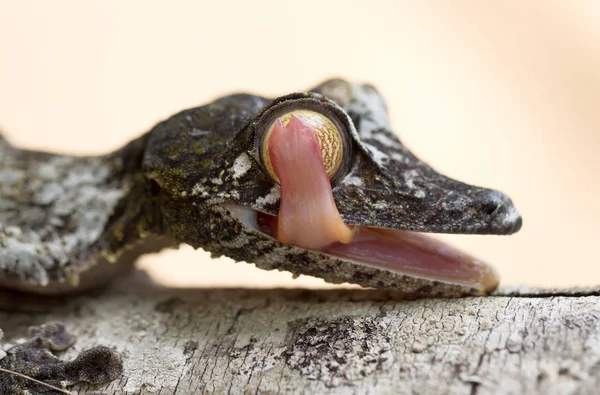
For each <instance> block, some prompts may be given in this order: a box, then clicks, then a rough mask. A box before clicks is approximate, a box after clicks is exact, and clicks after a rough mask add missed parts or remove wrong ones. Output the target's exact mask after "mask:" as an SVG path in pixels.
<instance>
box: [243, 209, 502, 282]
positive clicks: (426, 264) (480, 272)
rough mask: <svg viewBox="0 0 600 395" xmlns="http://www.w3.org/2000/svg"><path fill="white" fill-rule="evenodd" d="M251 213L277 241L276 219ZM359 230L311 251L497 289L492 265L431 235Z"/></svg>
mask: <svg viewBox="0 0 600 395" xmlns="http://www.w3.org/2000/svg"><path fill="white" fill-rule="evenodd" d="M243 210H249V209H245V208H243ZM250 211H253V212H254V215H255V224H256V226H257V228H258V230H259V231H261V232H262V233H264V234H266V235H268V236H270V237H272V238H274V239H276V238H277V237H276V235H277V217H276V216H273V215H269V214H265V213H262V212H258V211H254V210H250ZM357 228H358V231H357V233H356V236H355V237H354V239H353V240H352V241H351V242H350V243H347V244H343V243H339V242H337V243H333V244H330V245H327V246H325V247H323V248H320V249H312V251H315V252H318V253H321V254H326V255H329V256H333V257H335V258H338V259H341V260H344V261H349V262H352V263H353V264H356V265H363V266H368V267H371V268H376V269H381V270H386V271H390V272H394V273H398V274H403V275H407V276H411V277H417V278H423V279H427V280H431V281H439V282H442V283H448V284H457V285H463V286H469V287H474V288H478V289H482V290H483V291H485V292H491V291H493V290H494V289H495V288H496V287H497V286H498V283H499V279H498V275H497V273H496V271H495V270H494V269H493V268H492V267H491V266H489V265H487V264H485V263H484V262H482V261H480V260H478V259H475V258H473V257H471V256H469V255H468V254H465V253H463V252H461V251H459V250H457V249H455V248H454V247H452V246H449V245H447V244H444V243H443V242H441V241H439V240H437V239H434V238H432V237H430V236H428V235H425V234H422V233H417V232H409V231H401V230H393V229H382V228H373V227H365V226H358V227H357ZM298 248H301V247H298Z"/></svg>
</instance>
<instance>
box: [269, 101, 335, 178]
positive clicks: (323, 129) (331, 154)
mask: <svg viewBox="0 0 600 395" xmlns="http://www.w3.org/2000/svg"><path fill="white" fill-rule="evenodd" d="M292 115H293V116H295V117H297V118H298V119H300V120H301V121H303V123H304V124H306V125H307V126H310V128H311V129H312V130H313V132H314V134H315V137H316V138H317V142H318V143H319V148H320V150H321V157H322V158H323V165H324V166H325V172H326V173H327V176H328V177H329V179H330V180H331V179H333V178H334V177H335V175H336V174H337V172H338V170H339V169H340V166H341V165H342V158H343V157H344V142H343V138H342V134H341V132H340V130H339V129H338V127H337V126H336V125H335V124H334V123H333V121H332V120H331V119H330V118H328V117H326V116H325V115H323V114H321V113H318V112H316V111H311V110H294V111H290V112H287V113H285V114H283V115H281V116H280V117H278V118H276V119H275V120H274V121H273V122H271V125H269V127H268V129H267V131H266V132H265V136H264V138H263V141H262V146H261V154H262V155H261V156H262V160H263V163H264V166H265V168H266V169H267V172H268V173H269V175H270V176H271V177H272V178H273V180H274V181H275V182H277V183H279V178H278V177H277V174H276V173H275V170H274V169H273V165H272V164H271V158H270V156H269V150H268V146H269V138H270V137H271V133H272V132H273V129H275V125H276V124H277V123H278V122H281V124H282V125H283V126H284V127H288V126H289V124H290V121H291V119H292Z"/></svg>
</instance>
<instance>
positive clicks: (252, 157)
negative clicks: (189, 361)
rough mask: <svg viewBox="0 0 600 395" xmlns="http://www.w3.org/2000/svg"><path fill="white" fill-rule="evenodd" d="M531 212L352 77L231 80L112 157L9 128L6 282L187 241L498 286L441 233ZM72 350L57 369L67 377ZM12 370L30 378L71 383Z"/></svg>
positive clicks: (5, 148)
mask: <svg viewBox="0 0 600 395" xmlns="http://www.w3.org/2000/svg"><path fill="white" fill-rule="evenodd" d="M521 226H522V218H521V216H520V214H519V212H518V211H517V209H516V208H515V206H514V204H513V203H512V201H511V200H510V198H509V197H508V196H507V195H505V194H504V193H502V192H500V191H497V190H493V189H487V188H482V187H478V186H473V185H469V184H466V183H463V182H460V181H457V180H454V179H452V178H449V177H447V176H445V175H442V174H441V173H439V172H437V171H436V170H434V169H433V168H432V167H431V166H429V165H428V164H426V163H425V162H423V161H421V160H420V159H418V158H417V157H416V156H415V155H414V154H413V153H412V152H411V151H409V149H408V148H407V147H406V146H405V145H404V144H403V143H402V142H401V141H400V140H399V139H398V137H397V134H396V133H395V132H394V131H393V129H392V127H391V125H390V121H389V118H388V112H387V105H386V103H385V100H384V98H383V97H382V95H381V94H380V93H379V92H378V91H377V89H376V88H374V87H373V86H372V85H369V84H360V83H353V82H349V81H346V80H342V79H332V80H328V81H325V82H323V83H321V84H319V85H318V86H316V87H314V88H312V89H310V90H308V91H305V92H299V93H292V94H287V95H284V96H281V97H278V98H275V99H272V98H266V97H262V96H258V95H254V94H241V93H240V94H231V95H227V96H224V97H222V98H219V99H217V100H215V101H213V102H211V103H209V104H206V105H203V106H200V107H196V108H192V109H187V110H184V111H181V112H179V113H177V114H175V115H173V116H171V117H170V118H168V119H166V120H164V121H162V122H160V123H158V124H157V125H156V126H154V127H153V128H152V129H151V130H150V131H149V132H147V133H145V134H143V135H142V136H141V137H139V138H137V139H135V140H133V141H131V142H129V143H128V144H126V145H125V146H124V147H122V148H121V149H118V150H116V151H115V152H111V153H108V154H106V155H100V156H72V155H61V154H55V153H47V152H39V151H31V150H25V149H21V148H18V147H15V146H14V145H12V144H10V143H9V142H8V140H6V139H5V138H3V137H2V136H1V135H0V288H4V289H9V290H15V291H19V292H27V293H37V294H43V295H46V294H67V293H72V292H80V291H82V290H86V289H92V288H97V287H100V286H102V285H104V284H106V283H107V282H109V281H110V280H111V279H114V278H115V277H118V276H121V275H123V274H126V273H128V272H129V271H131V270H132V269H133V267H134V263H135V261H136V259H137V257H139V256H140V255H143V254H146V253H151V252H158V251H160V250H162V249H165V248H177V247H178V246H179V245H181V244H187V245H190V246H192V247H194V248H202V249H204V250H206V251H209V252H210V253H211V255H212V257H220V256H226V257H229V258H231V259H233V260H235V261H244V262H248V263H253V264H255V265H256V266H257V267H259V268H261V269H265V270H284V271H289V272H292V273H293V274H294V275H300V274H304V275H311V276H316V277H320V278H322V279H324V280H325V281H327V282H330V283H337V284H340V283H352V284H358V285H361V286H363V287H373V288H389V289H396V290H399V291H402V292H406V293H407V294H424V295H429V296H437V297H459V296H465V295H485V294H488V293H490V292H492V291H493V290H494V289H495V288H496V287H497V285H498V283H499V278H498V275H497V272H496V271H495V269H494V268H492V267H491V266H490V265H488V264H486V263H484V262H482V261H480V260H478V259H476V258H474V257H472V256H470V255H468V254H466V253H464V252H462V251H458V250H456V249H454V248H452V247H450V246H448V245H445V244H443V243H442V242H441V241H439V240H437V239H434V238H431V237H429V236H428V235H427V233H455V234H456V233H460V234H495V235H507V234H512V233H515V232H517V231H518V230H519V229H520V228H521ZM53 325H58V324H53ZM53 328H54V327H53ZM61 330H64V328H61ZM36 333H37V335H36V336H37V339H38V340H37V341H34V340H35V339H34V340H32V341H30V342H28V343H27V344H28V346H27V347H28V348H27V347H25V348H26V350H28V352H25V353H23V346H19V347H21V348H20V349H19V350H20V351H19V352H18V353H15V352H13V353H12V354H11V350H8V351H7V353H8V355H7V356H6V357H4V358H3V359H0V368H1V367H3V366H13V367H15V366H16V367H17V368H18V366H20V365H19V363H18V362H19V358H21V359H23V358H25V357H23V355H28V353H36V352H37V353H39V352H41V351H40V349H43V351H44V352H49V347H48V341H41V340H39V339H40V335H39V331H37V332H36ZM99 347H101V346H99ZM94 352H97V351H94ZM94 352H92V354H91V355H95V354H94ZM98 353H99V355H100V354H101V355H102V356H103V358H109V357H110V356H111V355H108V356H107V355H106V353H108V354H111V353H114V355H113V357H114V360H115V361H117V360H118V358H117V356H118V354H117V353H116V352H114V351H110V350H109V349H107V348H103V349H102V352H101V353H100V352H98ZM19 355H21V357H19ZM88 359H89V358H88ZM89 360H91V359H89ZM3 361H4V362H3ZM7 361H8V362H7ZM32 363H33V362H32ZM39 363H40V367H38V368H37V371H39V370H43V369H42V368H44V369H48V367H47V366H46V367H43V366H42V365H41V363H42V362H39ZM65 363H70V362H63V363H60V362H56V361H54V362H53V366H54V368H55V369H57V370H56V371H53V372H50V373H49V372H48V371H47V370H45V371H44V374H45V376H43V377H42V376H40V377H42V378H41V379H42V380H45V379H48V380H50V381H52V382H56V379H52V376H53V374H54V375H55V376H57V375H59V374H63V373H61V372H63V371H64V366H63V365H64V364H65ZM90 363H93V361H92V362H90ZM115 363H116V362H115ZM3 364H4V365H3ZM61 369H62V370H61ZM117 371H119V369H118V368H114V367H113V368H112V373H113V374H112V375H110V374H105V375H104V376H102V377H103V379H105V380H109V379H114V377H115V374H114V372H117ZM29 372H30V373H31V372H32V370H31V369H30V370H29ZM2 375H3V373H1V372H0V385H7V384H3V383H7V382H10V380H12V382H14V384H13V387H11V388H12V389H13V390H14V391H16V393H18V392H19V391H21V393H25V391H27V390H28V389H30V388H35V389H36V390H37V391H39V393H48V394H50V393H56V390H51V389H48V388H46V387H42V386H40V385H39V384H35V383H33V384H32V383H30V382H27V381H26V380H23V379H22V378H17V377H10V378H8V376H6V374H5V376H2ZM3 377H4V378H3ZM34 377H35V374H34ZM61 377H62V376H61ZM2 380H5V381H2ZM7 380H8V381H7ZM82 380H83V379H81V378H79V377H69V378H66V379H64V380H63V381H64V383H75V382H78V381H82ZM30 386H33V387H30ZM46 391H47V392H46ZM52 391H54V392H52ZM0 393H2V392H0Z"/></svg>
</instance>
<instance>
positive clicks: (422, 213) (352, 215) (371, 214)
mask: <svg viewBox="0 0 600 395" xmlns="http://www.w3.org/2000/svg"><path fill="white" fill-rule="evenodd" d="M351 180H352V181H353V182H357V180H360V178H358V177H356V178H351ZM363 183H364V184H367V183H369V184H370V186H368V187H362V188H361V187H358V186H356V185H340V187H338V188H336V190H334V197H335V200H336V203H337V205H338V208H339V211H340V215H341V216H342V218H343V219H344V221H345V222H346V223H347V224H351V225H360V226H371V227H379V228H390V229H398V230H409V231H416V232H430V233H459V234H496V235H507V234H512V233H515V232H517V231H518V230H519V229H520V228H521V225H522V218H521V215H520V214H519V212H518V211H517V209H516V208H515V206H514V204H513V203H512V201H511V200H510V199H509V198H508V196H506V195H505V194H503V193H502V192H499V191H496V190H491V189H485V188H479V187H474V186H469V185H466V184H463V190H462V191H457V190H456V189H454V190H452V189H447V188H442V187H441V184H436V185H429V187H428V188H427V193H426V194H424V195H421V194H419V196H418V197H417V196H415V195H414V193H413V192H412V191H410V190H407V189H406V188H402V187H401V186H397V187H396V188H394V189H391V190H390V189H388V188H385V187H380V188H374V186H375V185H374V184H375V183H376V180H375V181H374V180H364V181H363Z"/></svg>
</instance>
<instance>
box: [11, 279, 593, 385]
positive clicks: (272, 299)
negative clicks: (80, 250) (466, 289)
mask: <svg viewBox="0 0 600 395" xmlns="http://www.w3.org/2000/svg"><path fill="white" fill-rule="evenodd" d="M3 300H4V304H5V305H6V304H8V303H12V302H13V301H9V300H8V299H6V296H5V298H4V299H3ZM14 302H15V303H16V301H14ZM18 303H20V308H24V307H27V308H29V309H30V310H31V311H32V312H30V313H22V312H20V313H15V312H13V313H8V312H4V313H0V327H2V328H3V330H4V332H5V336H6V337H7V339H5V340H9V341H10V340H11V337H12V338H13V339H12V340H14V336H23V335H24V334H25V333H26V328H27V326H29V325H33V324H41V323H44V322H48V321H55V320H59V321H62V322H64V323H65V324H66V325H67V326H68V327H69V328H70V329H71V330H72V331H73V332H74V333H75V334H76V335H77V336H78V341H77V343H76V344H75V346H74V347H72V349H70V350H68V351H67V352H66V353H65V354H64V355H62V356H61V358H64V359H69V358H74V356H75V355H76V354H77V353H79V352H80V351H82V350H84V349H87V348H90V347H92V346H95V345H99V344H102V345H105V346H109V347H112V348H114V349H115V350H117V351H118V352H120V353H121V354H122V356H123V358H124V362H125V372H124V375H123V376H122V378H121V379H120V380H116V381H113V382H111V383H109V384H107V385H103V386H96V387H94V386H85V385H83V386H79V387H74V388H72V391H73V392H74V393H80V394H91V393H94V392H95V391H99V392H100V393H106V394H204V393H233V394H242V393H259V394H273V393H306V394H312V393H321V394H598V393H599V391H600V290H598V289H580V290H539V289H537V290H536V289H530V290H527V289H514V290H510V289H504V290H500V291H499V292H497V293H496V294H495V295H493V296H489V297H470V298H463V299H419V300H407V299H406V298H403V297H402V295H399V294H395V293H394V292H388V291H378V290H359V289H348V290H339V289H336V290H301V289H289V290H287V289H273V290H254V289H187V290H181V289H179V290H177V289H168V288H160V287H157V286H153V285H152V284H150V283H149V282H147V281H145V280H143V279H142V280H140V276H139V275H138V276H137V277H136V276H132V277H129V278H125V279H123V280H121V281H118V282H117V283H115V284H114V285H112V286H111V287H110V288H108V289H105V290H103V291H102V292H98V293H96V294H94V295H89V294H88V295H84V296H78V297H69V298H67V299H64V298H63V299H58V300H57V299H53V300H45V303H44V304H42V305H40V304H39V300H29V301H28V302H26V301H22V300H20V301H18ZM27 303H29V304H27ZM57 305H58V306H57Z"/></svg>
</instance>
